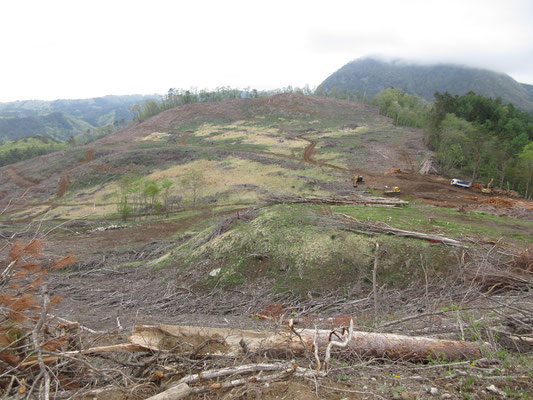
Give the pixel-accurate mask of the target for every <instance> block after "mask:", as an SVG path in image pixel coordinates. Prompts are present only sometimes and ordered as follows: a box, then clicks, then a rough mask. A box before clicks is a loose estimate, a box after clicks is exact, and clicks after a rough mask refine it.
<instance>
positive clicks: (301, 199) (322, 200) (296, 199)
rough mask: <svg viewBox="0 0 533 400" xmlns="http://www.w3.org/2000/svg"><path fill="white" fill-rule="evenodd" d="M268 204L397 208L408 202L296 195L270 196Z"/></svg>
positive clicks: (363, 197) (382, 198) (369, 198)
mask: <svg viewBox="0 0 533 400" xmlns="http://www.w3.org/2000/svg"><path fill="white" fill-rule="evenodd" d="M266 201H267V202H268V203H273V204H277V203H291V204H302V203H308V204H333V205H343V204H359V205H367V206H384V207H399V206H405V205H408V204H409V202H408V201H405V200H400V199H397V198H386V197H366V196H331V197H320V196H296V195H293V196H291V195H287V196H281V195H272V196H270V197H268V198H267V199H266Z"/></svg>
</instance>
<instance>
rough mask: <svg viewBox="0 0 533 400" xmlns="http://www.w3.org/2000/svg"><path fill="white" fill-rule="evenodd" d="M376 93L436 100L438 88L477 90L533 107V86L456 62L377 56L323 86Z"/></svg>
mask: <svg viewBox="0 0 533 400" xmlns="http://www.w3.org/2000/svg"><path fill="white" fill-rule="evenodd" d="M320 86H321V87H322V88H323V89H324V90H325V91H330V90H331V89H332V88H333V87H338V88H340V89H345V90H350V91H357V92H360V93H361V94H362V95H363V94H366V96H369V97H370V96H373V95H375V94H377V93H379V92H381V91H382V90H384V89H388V88H391V87H393V88H400V89H402V90H403V91H404V92H407V93H410V94H414V95H417V96H420V97H422V98H424V99H426V100H428V101H433V94H434V93H435V92H436V91H439V92H441V93H443V92H446V91H447V92H449V93H451V94H453V95H463V94H465V93H468V92H469V91H473V92H475V93H478V94H482V95H484V96H488V97H491V98H497V97H501V98H502V100H503V101H504V102H506V103H513V104H514V105H515V106H517V107H519V108H522V109H526V110H533V93H532V90H531V85H525V84H521V83H518V82H517V81H515V80H514V79H513V78H511V77H510V76H508V75H506V74H501V73H497V72H493V71H489V70H486V69H478V68H470V67H465V66H460V65H452V64H438V65H417V64H410V63H407V62H403V61H394V62H385V61H380V60H376V59H373V58H363V59H357V60H354V61H351V62H349V63H348V64H346V65H344V66H343V67H342V68H340V69H339V70H337V71H335V72H334V73H333V74H331V75H330V76H329V77H328V78H326V79H325V80H324V82H322V83H321V85H320Z"/></svg>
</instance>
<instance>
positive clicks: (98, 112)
mask: <svg viewBox="0 0 533 400" xmlns="http://www.w3.org/2000/svg"><path fill="white" fill-rule="evenodd" d="M159 97H160V96H158V95H126V96H104V97H95V98H91V99H72V100H68V99H60V100H53V101H44V100H24V101H13V102H9V103H0V139H9V140H13V139H18V138H22V137H26V136H34V135H43V136H49V137H53V138H55V139H60V140H64V139H67V138H69V137H70V136H72V135H77V134H80V133H83V132H85V131H87V129H92V128H97V127H99V126H104V125H108V124H113V123H114V122H115V121H121V120H124V121H129V120H131V119H132V117H133V114H132V113H131V112H130V111H129V108H130V107H131V106H132V105H134V104H139V103H142V102H144V101H146V100H148V99H154V98H159Z"/></svg>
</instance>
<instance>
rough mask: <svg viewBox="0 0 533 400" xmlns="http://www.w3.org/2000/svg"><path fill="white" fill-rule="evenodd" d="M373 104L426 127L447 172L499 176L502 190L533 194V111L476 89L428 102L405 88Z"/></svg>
mask: <svg viewBox="0 0 533 400" xmlns="http://www.w3.org/2000/svg"><path fill="white" fill-rule="evenodd" d="M337 93H339V92H337ZM372 104H374V105H376V106H378V107H379V109H380V112H381V114H383V115H386V116H388V117H391V118H392V119H393V120H394V123H395V124H397V125H403V126H414V127H422V128H424V132H425V139H426V144H427V145H428V147H429V148H430V149H431V150H434V151H435V152H436V153H437V159H438V161H439V164H440V166H441V168H442V171H443V173H444V175H446V176H460V177H462V178H464V179H467V180H470V181H472V182H475V181H481V182H484V183H487V182H488V181H490V180H491V179H494V181H495V184H496V186H498V187H500V188H502V189H507V190H516V191H518V192H519V193H521V194H523V195H524V197H526V198H531V197H532V195H533V190H532V187H531V186H532V183H533V114H532V113H529V112H525V111H521V110H519V109H517V108H516V107H515V106H514V105H513V104H512V103H509V104H505V103H503V102H502V101H501V99H499V98H497V99H491V98H489V97H485V96H482V95H479V94H476V93H474V92H469V93H467V94H465V95H463V96H458V95H455V96H453V95H451V94H449V93H448V92H445V93H439V92H436V93H435V101H434V102H433V103H427V102H425V101H424V100H422V99H421V98H419V97H416V96H413V95H409V94H406V93H404V92H403V91H402V90H401V89H387V90H384V91H382V92H380V93H379V94H378V95H376V96H375V97H374V99H373V100H372Z"/></svg>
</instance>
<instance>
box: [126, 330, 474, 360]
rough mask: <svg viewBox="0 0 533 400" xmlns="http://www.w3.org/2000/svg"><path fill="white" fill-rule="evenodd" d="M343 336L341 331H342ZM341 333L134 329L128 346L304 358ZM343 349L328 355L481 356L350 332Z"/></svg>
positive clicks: (465, 349)
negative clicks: (286, 355) (314, 345)
mask: <svg viewBox="0 0 533 400" xmlns="http://www.w3.org/2000/svg"><path fill="white" fill-rule="evenodd" d="M345 332H347V330H346V331H345ZM343 334H344V332H342V333H341V331H337V332H334V331H330V330H314V329H302V330H299V331H296V330H294V329H293V330H283V331H278V332H258V331H251V330H238V329H225V328H206V327H196V326H182V325H155V326H152V325H147V326H137V327H135V330H134V332H133V335H132V336H131V337H130V342H131V343H132V344H136V345H138V346H141V347H145V348H147V349H151V350H154V351H177V352H180V351H189V352H190V351H191V349H193V352H194V353H195V354H196V355H212V356H217V355H218V356H229V357H239V356H241V355H243V354H244V353H255V352H259V353H266V354H277V355H279V354H281V353H282V354H287V353H292V354H294V355H303V354H310V353H311V352H312V349H313V343H316V346H317V349H318V352H320V353H321V354H324V353H325V352H326V348H327V347H328V344H329V342H330V341H332V340H335V339H338V338H343ZM342 340H345V341H346V345H345V346H344V347H342V348H336V349H334V351H335V352H336V353H337V354H340V355H346V356H350V355H358V356H360V357H367V358H372V357H377V358H389V359H394V360H398V359H402V360H412V361H424V360H428V359H429V358H430V357H431V358H433V359H436V358H443V357H446V359H448V360H464V359H475V358H479V357H481V349H480V346H479V345H478V344H477V343H473V342H464V341H453V340H439V339H432V338H426V337H410V336H402V335H395V334H387V333H368V332H353V333H352V335H351V338H348V336H347V335H344V339H342Z"/></svg>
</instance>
